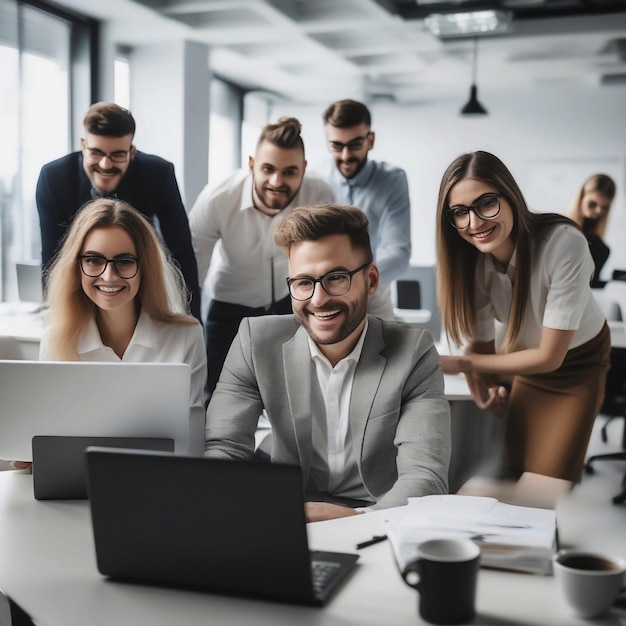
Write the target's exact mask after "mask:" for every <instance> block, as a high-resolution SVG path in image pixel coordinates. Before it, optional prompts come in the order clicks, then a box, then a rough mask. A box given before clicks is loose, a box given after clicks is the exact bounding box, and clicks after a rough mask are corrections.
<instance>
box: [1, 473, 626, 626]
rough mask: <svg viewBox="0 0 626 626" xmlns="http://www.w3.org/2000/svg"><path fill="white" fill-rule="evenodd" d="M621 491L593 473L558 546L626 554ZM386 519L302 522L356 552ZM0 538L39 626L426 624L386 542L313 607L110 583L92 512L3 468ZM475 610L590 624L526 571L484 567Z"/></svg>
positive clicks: (20, 594) (12, 581) (4, 574)
mask: <svg viewBox="0 0 626 626" xmlns="http://www.w3.org/2000/svg"><path fill="white" fill-rule="evenodd" d="M605 467H606V468H607V471H608V472H611V471H612V470H610V469H609V466H605ZM620 471H621V469H620ZM618 484H619V480H618V469H615V471H614V475H613V476H612V478H611V480H607V475H606V473H604V474H603V473H602V472H600V471H599V473H598V474H596V475H594V476H591V477H588V478H586V479H585V481H584V482H583V484H581V485H579V486H578V487H577V488H576V489H575V490H574V492H573V493H572V494H571V495H570V496H568V498H566V499H565V500H563V501H562V502H561V503H560V504H559V507H558V509H557V516H558V523H559V528H560V534H561V540H562V542H565V543H566V544H568V545H576V546H585V547H589V548H595V549H598V550H609V551H611V552H613V553H618V554H622V555H626V533H624V528H626V508H624V507H616V506H614V505H612V504H611V503H610V494H611V493H612V491H613V490H614V488H615V486H616V485H618ZM383 519H384V512H377V513H369V514H365V515H360V516H357V517H352V518H344V519H340V520H333V521H330V522H321V523H317V524H310V525H309V527H308V530H309V538H310V545H311V547H312V548H317V549H330V550H340V551H353V550H354V549H355V544H356V543H357V542H359V541H362V540H364V539H368V538H369V537H371V536H372V535H374V534H379V533H381V532H383V529H384V526H383ZM0 534H1V536H2V538H3V541H2V544H3V548H2V552H1V558H0V588H1V589H4V591H5V592H6V593H8V594H9V595H10V596H12V597H13V599H14V600H15V601H16V602H18V603H19V604H21V605H22V606H23V608H24V609H26V610H27V611H29V612H30V613H31V614H32V616H33V618H34V619H35V620H37V621H38V623H40V624H41V626H79V625H80V626H85V624H89V625H90V626H105V625H106V626H110V625H111V624H115V625H116V626H126V625H128V626H131V625H132V626H142V625H146V626H147V625H148V624H149V625H150V626H155V625H156V626H158V625H159V624H167V625H168V626H169V625H171V624H177V625H180V626H188V625H194V626H196V625H197V626H200V625H202V626H206V625H207V624H233V625H237V626H246V625H253V624H254V625H255V626H263V625H267V626H270V625H272V626H275V625H278V626H280V625H283V624H284V625H289V626H293V624H301V625H303V626H306V625H315V626H320V625H322V624H323V625H324V626H333V625H336V626H349V625H350V624H355V625H357V624H358V625H359V626H362V625H365V626H367V625H370V624H371V625H376V626H381V625H385V626H387V625H391V626H394V625H397V626H401V625H403V624H407V625H409V624H411V625H414V624H420V623H422V622H421V621H420V619H419V618H418V617H417V594H416V593H415V592H414V591H412V590H411V589H409V588H408V587H407V586H406V585H405V584H404V583H403V582H402V580H401V579H400V576H399V574H398V572H397V570H396V567H395V564H394V561H393V557H392V555H391V550H390V547H389V545H388V543H387V542H385V543H381V544H377V545H374V546H371V547H369V548H367V549H365V550H363V551H362V552H361V559H360V561H359V564H358V566H357V569H356V571H355V572H354V574H353V575H352V576H351V578H350V579H349V580H348V581H347V583H346V584H345V585H344V587H343V588H342V589H340V590H339V592H338V594H337V595H336V596H335V597H334V598H333V599H332V600H331V602H330V604H329V605H328V606H327V607H325V608H323V609H316V608H307V607H299V606H289V605H281V604H274V603H270V602H260V601H254V600H249V599H241V598H232V597H226V596H218V595H212V594H208V593H200V592H191V591H179V590H171V589H162V588H158V587H148V586H141V585H129V584H123V583H113V582H109V581H106V580H105V579H104V578H103V577H102V576H100V574H99V573H98V572H97V570H96V563H95V556H94V548H93V539H92V534H91V524H90V516H89V509H88V504H87V503H86V502H84V501H82V502H80V501H78V502H38V501H36V500H34V498H33V495H32V477H31V476H30V475H27V474H22V473H18V472H0ZM206 558H210V555H207V556H206ZM477 610H478V616H477V618H476V620H475V621H474V622H473V623H474V625H475V626H476V625H478V626H503V625H506V626H513V625H514V626H523V625H528V626H530V625H533V626H535V625H537V624H541V625H542V626H551V625H559V626H561V625H563V626H564V625H567V626H576V625H579V624H580V625H581V626H582V625H583V624H587V625H588V624H589V623H590V622H589V621H585V620H577V619H576V618H575V617H573V616H572V614H571V613H570V612H569V610H568V609H567V607H565V606H564V605H563V604H562V602H561V601H560V599H559V597H558V595H557V594H556V585H555V581H554V579H553V578H552V577H543V576H532V575H527V574H515V573H509V572H497V571H489V570H481V572H480V577H479V585H478V597H477ZM624 617H625V616H624V613H623V612H622V613H621V614H620V612H619V611H617V610H615V611H613V614H612V615H611V616H610V617H607V618H605V619H604V620H603V621H602V622H601V623H602V624H605V625H606V624H608V625H615V626H617V625H618V624H623V623H624V622H623V621H621V620H620V618H622V619H623V618H624Z"/></svg>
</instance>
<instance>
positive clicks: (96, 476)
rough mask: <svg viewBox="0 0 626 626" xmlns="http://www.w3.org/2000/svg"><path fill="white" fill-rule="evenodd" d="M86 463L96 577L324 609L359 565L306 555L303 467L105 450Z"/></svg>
mask: <svg viewBox="0 0 626 626" xmlns="http://www.w3.org/2000/svg"><path fill="white" fill-rule="evenodd" d="M85 458H86V464H87V485H88V492H89V503H90V507H91V517H92V522H93V532H94V540H95V547H96V558H97V563H98V570H99V571H100V573H102V574H104V575H105V576H109V577H111V578H113V579H117V580H122V581H131V582H141V583H151V584H160V585H166V586H175V587H184V588H191V589H203V590H208V591H213V592H218V593H227V594H236V595H246V596H255V597H260V598H264V599H270V600H276V601H281V602H291V603H297V604H309V605H317V606H321V605H323V604H324V603H325V602H326V601H327V600H328V598H329V597H330V595H331V594H332V592H333V591H334V590H335V589H336V588H337V586H338V585H339V584H340V583H341V582H342V581H343V580H344V579H345V577H346V575H347V574H348V572H349V571H350V570H351V569H352V567H353V566H354V564H355V562H356V560H357V559H358V555H356V554H344V553H336V552H309V549H308V543H307V531H306V520H305V515H304V497H303V493H302V478H301V472H300V468H299V467H297V466H292V465H283V464H276V463H256V462H252V461H231V460H221V459H220V460H217V459H208V458H202V457H190V456H174V455H171V454H167V453H165V452H160V453H159V452H145V451H136V450H134V451H131V450H112V449H106V448H88V449H87V452H86V453H85ZM314 571H316V572H324V571H325V572H327V573H328V574H327V583H326V586H323V587H322V586H320V584H319V583H318V582H317V578H318V575H319V574H318V573H315V574H314V573H313V572H314ZM314 579H315V582H314Z"/></svg>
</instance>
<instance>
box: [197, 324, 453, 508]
mask: <svg viewBox="0 0 626 626" xmlns="http://www.w3.org/2000/svg"><path fill="white" fill-rule="evenodd" d="M307 337H308V335H307V333H306V330H305V329H304V328H302V327H301V326H300V325H299V323H298V322H297V321H296V320H295V318H294V317H293V316H287V315H280V316H263V317H258V318H246V319H244V320H243V321H242V323H241V326H240V327H239V333H238V335H237V337H236V338H235V340H234V342H233V344H232V346H231V349H230V352H229V353H228V357H227V359H226V362H225V364H224V368H223V370H222V374H221V376H220V379H219V382H218V384H217V388H216V390H215V392H214V394H213V396H212V398H211V402H210V404H209V407H208V410H207V436H206V453H205V454H206V456H211V457H222V458H223V457H226V458H232V459H249V458H251V457H252V455H253V453H254V433H255V430H256V426H257V421H258V418H259V415H260V414H261V412H262V410H263V409H266V411H267V415H268V417H269V419H270V422H271V424H272V461H277V462H285V463H293V464H297V465H300V467H301V469H302V474H303V479H304V483H305V484H304V487H305V491H309V492H311V491H314V490H315V486H314V485H312V484H311V481H310V480H309V471H310V467H311V459H312V454H313V447H312V435H311V377H312V375H315V374H314V369H313V368H314V365H313V364H312V360H311V356H310V351H309V347H308V343H307ZM350 433H351V437H352V446H353V451H354V457H355V459H356V460H357V464H358V470H359V473H360V476H361V479H362V480H363V484H364V485H365V488H366V489H367V491H368V492H369V493H370V495H371V499H372V502H375V503H376V504H375V508H386V507H392V506H400V505H403V504H406V502H407V498H408V497H413V496H423V495H428V494H439V493H447V491H448V464H449V460H450V407H449V405H448V402H447V401H446V400H445V398H444V392H443V375H442V372H441V368H440V365H439V356H438V354H437V352H436V350H435V347H434V345H433V340H432V337H431V335H430V333H429V332H428V331H425V330H422V329H419V328H416V327H412V326H410V325H407V324H403V323H401V322H386V321H383V320H381V319H379V318H377V317H372V316H369V327H368V330H367V336H366V337H365V341H364V344H363V350H362V352H361V358H360V360H359V363H358V364H357V367H356V371H355V375H354V384H353V388H352V396H351V400H350Z"/></svg>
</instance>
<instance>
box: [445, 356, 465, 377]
mask: <svg viewBox="0 0 626 626" xmlns="http://www.w3.org/2000/svg"><path fill="white" fill-rule="evenodd" d="M439 359H440V360H441V369H442V370H443V373H444V374H465V373H467V372H471V370H472V364H471V362H470V360H469V359H468V357H467V356H465V355H455V356H448V355H439Z"/></svg>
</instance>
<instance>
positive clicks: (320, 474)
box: [309, 322, 371, 500]
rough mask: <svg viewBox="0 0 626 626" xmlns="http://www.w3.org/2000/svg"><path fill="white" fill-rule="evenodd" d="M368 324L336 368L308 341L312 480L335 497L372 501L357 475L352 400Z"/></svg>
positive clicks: (310, 340)
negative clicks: (310, 370)
mask: <svg viewBox="0 0 626 626" xmlns="http://www.w3.org/2000/svg"><path fill="white" fill-rule="evenodd" d="M366 333H367V322H366V325H365V328H364V329H363V332H362V333H361V337H360V338H359V341H358V342H357V344H356V346H355V347H354V350H352V352H351V353H350V354H349V355H348V356H346V357H344V358H343V359H341V361H339V363H337V365H335V367H333V366H332V365H331V364H330V361H328V359H327V358H326V357H325V356H324V355H323V354H322V353H321V352H320V350H319V348H318V347H317V345H315V343H314V342H313V340H312V339H311V338H310V337H309V349H310V351H311V360H312V366H313V367H314V368H315V374H316V375H315V376H312V389H311V392H312V394H311V395H312V398H311V406H312V412H313V414H312V416H311V417H312V440H313V459H312V463H311V476H312V478H313V480H314V481H315V484H316V485H317V487H318V489H320V490H321V491H325V492H326V493H330V494H332V495H334V496H338V497H344V498H354V499H358V500H370V499H371V496H370V495H369V494H368V493H367V490H366V489H365V486H364V485H363V481H362V480H361V477H360V475H359V472H358V468H357V463H356V459H355V458H354V453H353V450H352V437H351V434H350V398H351V396H352V384H353V383H354V372H355V370H356V366H357V364H358V362H359V359H360V357H361V350H362V348H363V341H364V340H365V335H366Z"/></svg>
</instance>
